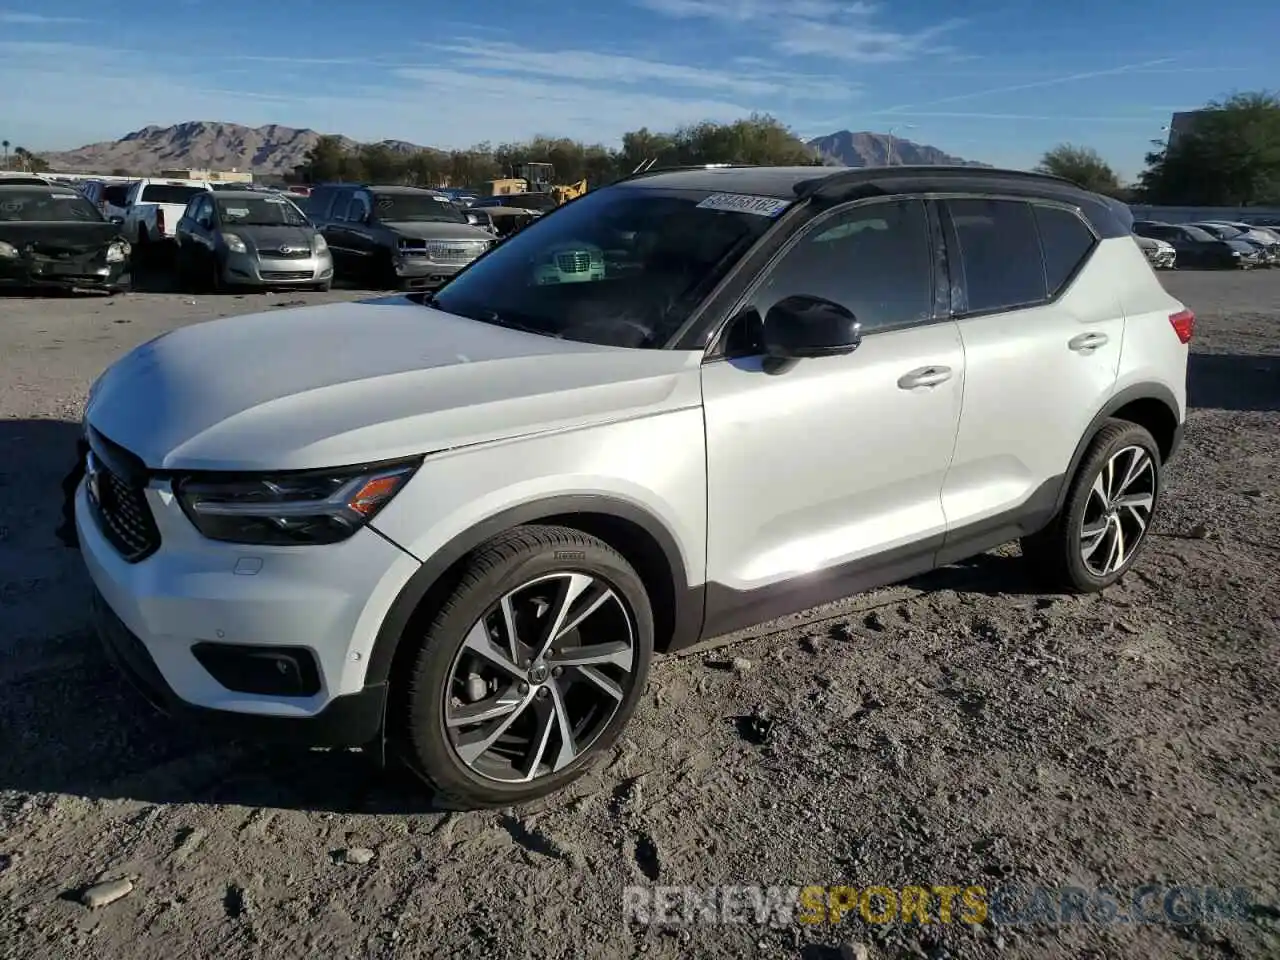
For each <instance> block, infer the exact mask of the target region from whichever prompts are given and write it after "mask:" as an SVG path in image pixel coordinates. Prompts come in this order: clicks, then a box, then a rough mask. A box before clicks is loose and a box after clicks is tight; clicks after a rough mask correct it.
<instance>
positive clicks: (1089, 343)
mask: <svg viewBox="0 0 1280 960" xmlns="http://www.w3.org/2000/svg"><path fill="white" fill-rule="evenodd" d="M1109 339H1110V338H1109V337H1108V336H1107V335H1106V334H1105V333H1082V334H1080V335H1079V336H1076V337H1072V338H1071V339H1070V340H1068V341H1067V346H1068V347H1070V348H1071V349H1072V350H1076V351H1079V352H1080V353H1083V352H1085V351H1086V350H1096V349H1098V347H1101V346H1102V345H1103V344H1105V343H1106V342H1107V341H1108V340H1109Z"/></svg>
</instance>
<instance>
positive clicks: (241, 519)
mask: <svg viewBox="0 0 1280 960" xmlns="http://www.w3.org/2000/svg"><path fill="white" fill-rule="evenodd" d="M421 463H422V458H421V457H416V458H414V459H413V460H407V461H406V460H400V461H396V462H394V463H383V464H375V465H373V466H363V467H343V468H338V469H334V470H306V471H299V472H296V473H280V474H256V475H235V476H225V477H216V476H213V475H210V474H192V475H190V476H186V477H181V478H179V479H177V480H175V481H174V484H173V490H174V494H175V495H176V496H177V498H178V502H179V503H180V504H181V505H182V510H183V512H184V513H185V514H186V515H187V518H188V519H189V520H190V521H191V522H192V524H194V525H195V527H196V529H197V530H199V531H200V533H202V534H203V535H204V536H206V537H208V538H209V539H210V540H222V541H225V542H227V543H245V544H257V545H264V546H270V545H274V546H298V545H309V544H324V543H338V542H340V541H342V540H346V539H347V538H348V537H350V536H351V535H352V534H354V533H355V532H356V531H357V530H359V529H360V528H361V527H363V526H365V525H366V524H367V523H369V521H370V520H372V519H373V518H374V517H375V516H376V515H377V513H378V511H379V510H381V509H382V508H383V507H385V506H386V505H387V504H388V503H390V502H391V499H392V498H393V497H394V496H395V495H396V494H397V493H399V492H400V490H401V489H402V488H403V487H404V485H405V484H406V483H408V482H409V478H410V477H412V476H413V474H414V472H415V471H417V469H418V467H419V466H420V465H421Z"/></svg>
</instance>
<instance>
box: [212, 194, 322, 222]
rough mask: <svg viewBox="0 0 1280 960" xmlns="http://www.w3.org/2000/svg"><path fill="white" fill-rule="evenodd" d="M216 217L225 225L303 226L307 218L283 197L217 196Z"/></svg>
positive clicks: (268, 195)
mask: <svg viewBox="0 0 1280 960" xmlns="http://www.w3.org/2000/svg"><path fill="white" fill-rule="evenodd" d="M218 219H219V220H221V221H222V222H223V223H224V224H225V225H227V226H243V227H279V226H289V227H305V226H307V218H306V217H305V216H303V215H302V211H301V210H299V209H298V208H297V207H295V206H294V205H293V204H292V203H290V202H289V201H288V200H286V199H285V198H284V197H273V196H271V195H270V194H267V195H266V196H261V197H218Z"/></svg>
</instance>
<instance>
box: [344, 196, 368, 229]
mask: <svg viewBox="0 0 1280 960" xmlns="http://www.w3.org/2000/svg"><path fill="white" fill-rule="evenodd" d="M368 216H369V198H368V197H367V196H366V195H365V194H363V193H356V194H352V196H351V202H350V203H349V204H347V219H348V220H349V221H351V222H352V223H363V222H364V221H365V218H366V217H368Z"/></svg>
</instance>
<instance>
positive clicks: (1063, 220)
mask: <svg viewBox="0 0 1280 960" xmlns="http://www.w3.org/2000/svg"><path fill="white" fill-rule="evenodd" d="M1032 210H1033V211H1035V217H1036V228H1037V229H1038V230H1039V231H1040V248H1041V250H1042V251H1043V253H1044V272H1045V278H1046V279H1047V280H1048V282H1049V296H1051V297H1055V296H1057V295H1058V294H1059V293H1060V292H1061V291H1062V288H1063V287H1065V286H1066V285H1067V281H1068V280H1070V279H1071V278H1072V276H1074V275H1075V272H1076V270H1078V269H1079V268H1080V265H1081V264H1082V263H1084V261H1085V260H1087V259H1088V257H1089V254H1090V253H1092V252H1093V247H1094V244H1095V243H1096V240H1095V238H1094V236H1093V231H1092V230H1090V229H1089V228H1088V227H1087V226H1085V224H1084V221H1083V220H1081V219H1080V218H1079V217H1078V216H1076V215H1075V214H1074V213H1072V212H1071V211H1070V210H1063V209H1062V208H1060V207H1046V206H1043V205H1041V204H1036V205H1034V206H1033V207H1032Z"/></svg>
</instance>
